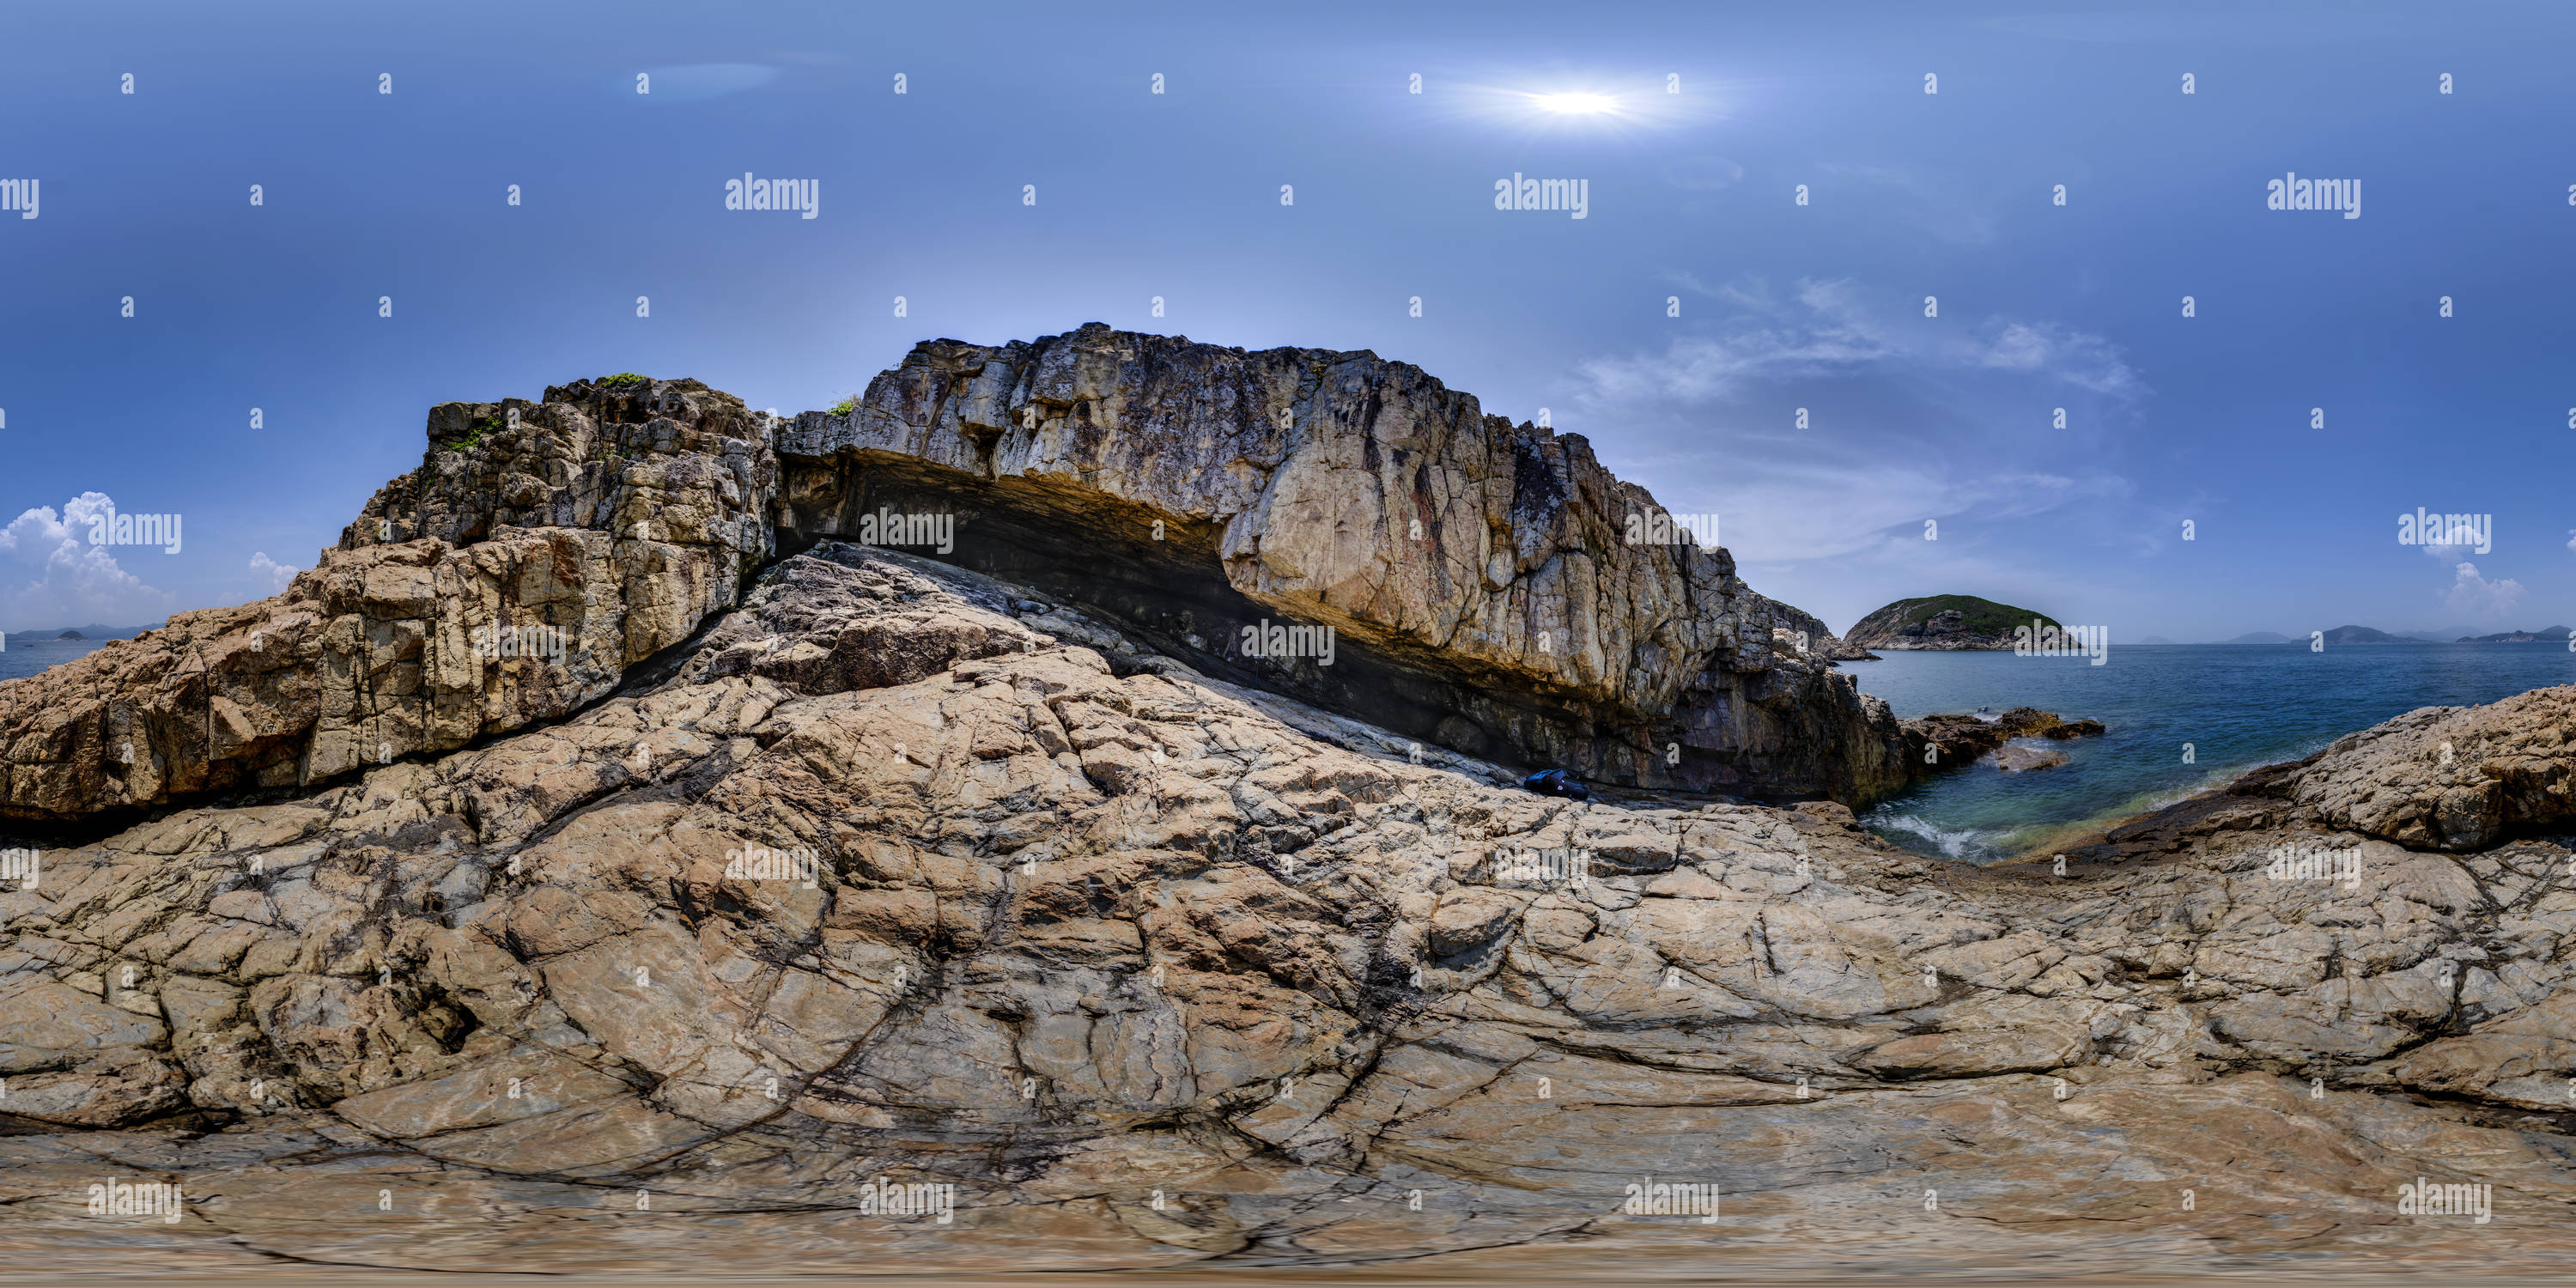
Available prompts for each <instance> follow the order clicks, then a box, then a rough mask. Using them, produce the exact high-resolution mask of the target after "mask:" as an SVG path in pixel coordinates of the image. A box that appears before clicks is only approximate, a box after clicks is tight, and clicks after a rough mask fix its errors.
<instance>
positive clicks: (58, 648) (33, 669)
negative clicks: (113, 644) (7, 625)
mask: <svg viewBox="0 0 2576 1288" xmlns="http://www.w3.org/2000/svg"><path fill="white" fill-rule="evenodd" d="M106 642H107V641H106V640H30V639H14V638H13V639H11V640H10V641H9V642H8V647H7V648H6V649H5V650H0V680H15V679H18V678H19V677H21V676H28V675H34V674H35V673H37V672H38V671H42V670H44V669H45V668H46V667H49V666H61V665H62V664H63V663H65V662H68V661H71V660H72V659H73V658H76V657H80V656H82V655H83V654H86V653H89V652H91V651H92V650H94V649H96V648H97V647H98V646H99V645H101V644H105V643H106Z"/></svg>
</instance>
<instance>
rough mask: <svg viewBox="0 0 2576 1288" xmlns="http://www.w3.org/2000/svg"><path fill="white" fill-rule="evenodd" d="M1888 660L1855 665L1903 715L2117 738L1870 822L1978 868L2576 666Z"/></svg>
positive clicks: (2386, 647)
mask: <svg viewBox="0 0 2576 1288" xmlns="http://www.w3.org/2000/svg"><path fill="white" fill-rule="evenodd" d="M1885 657H1886V660H1885V661H1880V662H1845V663H1843V664H1842V665H1843V667H1844V669H1846V670H1848V671H1850V672H1851V673H1852V674H1853V675H1855V676H1857V677H1858V678H1859V681H1860V687H1861V691H1862V692H1864V693H1874V694H1876V695H1878V696H1879V697H1882V698H1885V699H1887V702H1888V705H1889V706H1891V707H1893V708H1894V709H1895V711H1896V714H1897V715H1899V716H1901V717H1902V716H1921V715H1931V714H1934V713H1937V712H1944V711H1976V710H1977V709H1979V708H1981V707H1986V708H1992V709H1993V710H1994V711H1996V712H2002V711H2004V710H2007V709H2009V708H2012V707H2019V706H2030V707H2037V708H2039V709H2040V710H2042V711H2053V712H2055V713H2057V714H2058V715H2060V716H2062V717H2064V718H2066V719H2068V720H2074V719H2078V718H2081V717H2085V716H2091V717H2092V718H2094V719H2096V720H2100V721H2101V722H2102V723H2103V724H2105V725H2107V726H2109V731H2108V732H2107V733H2105V734H2104V735H2102V736H2101V737H2098V738H2078V739H2072V740H2069V741H2065V742H2049V741H2046V740H2044V739H2031V740H2029V741H2031V742H2032V743H2033V744H2035V745H2042V746H2047V747H2049V748H2052V749H2054V750H2057V751H2062V752H2064V753H2066V756H2067V763H2066V764H2063V765H2060V766H2057V767H2056V768H2054V769H2044V770H2037V771H2027V772H2023V773H2018V774H2007V773H2004V772H2003V771H2001V770H1998V769H1996V768H1994V767H1993V766H1992V765H1989V764H1985V763H1982V762H1981V763H1978V764H1975V765H1970V766H1967V767H1966V768H1964V769H1960V770H1958V771H1956V772H1953V773H1949V774H1944V775H1941V776H1939V777H1936V778H1933V779H1930V780H1927V781H1926V782H1923V783H1920V784H1917V785H1916V786H1914V787H1912V788H1910V789H1908V790H1906V791H1905V792H1903V793H1901V794H1899V795H1897V796H1895V797H1891V798H1889V799H1888V800H1886V801H1883V802H1881V803H1880V804H1879V805H1878V806H1877V807H1875V808H1873V809H1872V810H1870V811H1869V812H1868V813H1866V814H1865V815H1863V817H1862V821H1863V822H1864V823H1866V824H1867V825H1868V826H1869V827H1870V828H1871V829H1872V830H1873V831H1876V832H1877V833H1878V834H1879V835H1881V836H1884V837H1886V838H1887V839H1888V840H1890V841H1892V842H1894V843H1896V844H1898V845H1902V846H1904V847H1906V848H1907V849H1910V850H1913V851H1915V852H1917V853H1921V854H1927V855H1940V856H1946V857H1949V858H1954V859H1965V860H1967V861H1969V862H1974V863H1987V862H1992V861H1994V860H1996V859H1999V858H2006V857H2010V856H2012V855H2015V854H2019V853H2022V852H2024V851H2026V850H2029V849H2031V848H2033V847H2036V846H2039V845H2041V844H2043V843H2044V842H2046V841H2048V840H2049V839H2050V838H2051V837H2052V836H2055V835H2058V834H2062V833H2063V832H2064V831H2065V830H2066V829H2070V828H2075V827H2081V826H2089V825H2098V824H2100V823H2104V822H2108V821H2111V820H2114V819H2120V818H2126V817H2128V816H2130V815H2133V814H2139V813H2143V812H2145V811H2147V810H2151V809H2154V808H2157V807H2158V806H2161V805H2164V804H2167V803H2170V802H2172V801H2175V800H2179V799H2181V798H2183V797H2185V796H2188V795H2190V794H2192V793H2193V792H2196V791H2199V790H2202V789H2204V788H2207V787H2213V786H2216V785H2218V784H2220V783H2223V782H2226V781H2227V780H2229V779H2231V778H2234V777H2235V776H2237V775H2238V774H2241V773H2243V772H2244V771H2246V770H2248V769H2252V768H2254V767H2255V766H2257V765H2268V764H2272V763H2274V762H2277V761H2283V760H2296V759H2298V758H2299V757H2302V756H2305V755H2307V754H2308V753H2310V752H2312V751H2315V750H2317V749H2318V748H2320V747H2323V746H2325V745H2326V744H2327V743H2330V742H2333V741H2334V740H2335V739H2337V738H2340V737H2342V736H2343V735H2345V734H2348V733H2352V732H2355V731H2357V730H2361V729H2365V728H2368V727H2370V726H2371V725H2374V724H2377V723H2379V722H2380V721H2382V720H2386V719H2388V718H2389V717H2391V716H2396V715H2400V714H2403V713H2405V712H2408V711H2412V710H2414V709H2415V708H2417V707H2428V706H2467V705H2474V704H2477V703H2482V702H2493V701H2496V700H2497V699H2499V698H2506V697H2510V696H2512V695H2514V694H2517V693H2521V692H2523V691H2525V690H2528V689H2537V688H2546V687H2548V686H2550V685H2556V684H2567V683H2570V682H2576V653H2570V652H2569V651H2568V650H2567V646H2566V645H2565V644H2563V643H2560V644H2346V645H2339V646H2338V645H2332V644H2329V645H2327V646H2326V648H2325V651H2323V652H2317V653H2312V652H2310V651H2308V646H2307V645H2306V644H2305V643H2300V644H2156V645H2147V644H2138V645H2127V646H2121V645H2113V646H2112V647H2111V649H2110V652H2109V660H2108V661H2107V662H2105V663H2104V664H2103V665H2101V666H2093V665H2091V664H2090V663H2089V662H2088V661H2087V660H2085V659H2082V658H2038V657H2015V656H2014V655H2012V654H2011V653H1889V654H1886V655H1885ZM2186 743H2188V744H2190V745H2191V749H2192V759H2191V762H2190V763H2186V762H2185V761H2184V758H2183V756H2184V752H2183V748H2184V744H2186Z"/></svg>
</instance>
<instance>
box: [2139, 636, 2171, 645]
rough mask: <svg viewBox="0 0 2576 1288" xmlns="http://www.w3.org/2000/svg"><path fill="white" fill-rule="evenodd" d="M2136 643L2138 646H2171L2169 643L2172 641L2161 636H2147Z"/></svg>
mask: <svg viewBox="0 0 2576 1288" xmlns="http://www.w3.org/2000/svg"><path fill="white" fill-rule="evenodd" d="M2138 642H2139V643H2140V644H2171V643H2173V641H2172V640H2169V639H2166V638H2165V637H2164V636H2162V635H2149V636H2147V637H2145V638H2143V639H2141V640H2139V641H2138Z"/></svg>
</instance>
